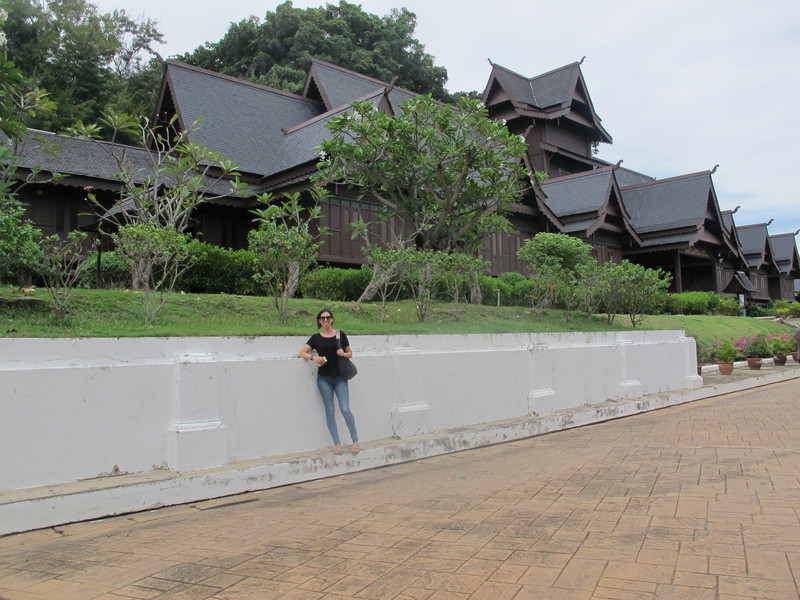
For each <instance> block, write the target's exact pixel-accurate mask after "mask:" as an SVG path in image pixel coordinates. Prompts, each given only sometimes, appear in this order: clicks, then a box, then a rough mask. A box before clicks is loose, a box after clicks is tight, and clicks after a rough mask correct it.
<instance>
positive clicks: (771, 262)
mask: <svg viewBox="0 0 800 600" xmlns="http://www.w3.org/2000/svg"><path fill="white" fill-rule="evenodd" d="M770 222H771V221H770ZM768 226H769V223H756V224H754V225H742V226H740V227H737V228H736V229H737V232H738V233H739V240H740V241H741V243H742V250H743V251H744V255H745V258H746V259H747V265H748V266H749V267H750V268H751V269H762V268H766V269H767V270H773V269H774V270H775V271H778V270H779V269H778V265H777V264H776V263H775V254H774V252H773V250H772V244H771V243H770V238H769V232H768V231H767V227H768Z"/></svg>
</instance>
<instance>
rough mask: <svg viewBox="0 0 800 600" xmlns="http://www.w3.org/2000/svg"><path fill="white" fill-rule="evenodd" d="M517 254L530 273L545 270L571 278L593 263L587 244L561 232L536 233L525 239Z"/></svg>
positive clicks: (590, 248) (590, 250)
mask: <svg viewBox="0 0 800 600" xmlns="http://www.w3.org/2000/svg"><path fill="white" fill-rule="evenodd" d="M517 256H518V257H519V259H520V260H521V261H522V262H523V263H524V264H525V266H526V267H528V270H530V271H531V273H534V272H539V271H545V270H546V271H551V272H554V273H560V274H562V275H564V276H568V277H570V278H573V279H574V278H575V277H577V276H578V274H579V271H580V269H581V268H582V267H586V266H589V265H592V264H594V263H595V260H594V259H593V258H592V247H591V246H590V245H589V244H587V243H586V242H584V241H583V240H580V239H578V238H576V237H573V236H571V235H564V234H562V233H537V234H536V235H535V236H533V237H532V238H531V239H529V240H525V243H524V244H523V245H522V247H520V249H519V250H518V251H517Z"/></svg>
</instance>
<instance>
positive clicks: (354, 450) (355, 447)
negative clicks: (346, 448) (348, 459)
mask: <svg viewBox="0 0 800 600" xmlns="http://www.w3.org/2000/svg"><path fill="white" fill-rule="evenodd" d="M350 452H351V453H352V454H358V453H359V452H361V448H359V446H358V442H353V445H352V446H350Z"/></svg>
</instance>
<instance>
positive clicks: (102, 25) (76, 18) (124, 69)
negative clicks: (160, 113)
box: [3, 0, 163, 131]
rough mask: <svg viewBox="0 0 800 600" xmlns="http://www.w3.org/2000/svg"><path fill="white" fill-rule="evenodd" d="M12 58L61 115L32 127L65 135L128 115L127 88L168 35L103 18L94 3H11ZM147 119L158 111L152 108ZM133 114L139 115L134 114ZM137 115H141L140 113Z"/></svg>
mask: <svg viewBox="0 0 800 600" xmlns="http://www.w3.org/2000/svg"><path fill="white" fill-rule="evenodd" d="M5 3H6V6H7V8H8V21H7V22H6V24H5V26H4V28H3V29H4V31H5V34H6V36H7V38H8V48H9V50H8V51H9V56H10V58H11V59H12V60H13V61H14V62H15V63H16V64H17V66H18V67H19V69H20V70H21V71H22V72H23V73H24V74H25V76H26V77H27V78H29V79H30V80H31V82H32V84H33V85H34V86H36V87H39V88H44V89H47V90H49V91H50V93H51V96H52V99H53V100H54V101H55V102H56V103H57V105H58V110H57V111H54V112H51V113H50V114H47V115H44V114H41V115H38V116H37V117H36V118H35V119H33V120H32V121H31V126H33V127H36V128H39V129H47V130H51V131H60V130H61V129H63V128H65V127H67V126H69V125H71V124H73V123H74V122H75V121H78V120H80V121H83V122H96V121H97V120H98V119H99V118H100V114H101V112H102V111H104V110H108V109H109V108H112V107H116V108H117V109H122V110H126V109H127V110H130V109H134V110H135V109H137V108H139V107H134V106H131V104H130V102H129V99H130V98H136V96H132V95H131V94H129V93H128V92H129V90H127V89H126V86H125V82H126V81H127V80H128V79H129V78H131V77H132V76H133V75H135V74H137V73H139V72H140V71H141V70H142V68H143V62H142V58H143V56H144V55H146V54H147V53H152V49H151V45H152V43H153V42H159V41H161V40H162V39H163V38H162V35H161V34H160V33H159V32H158V30H157V28H156V24H155V22H154V21H153V20H151V19H144V18H142V19H139V20H134V19H131V18H130V17H129V16H128V15H127V14H126V13H125V11H120V10H115V11H114V12H112V13H100V12H99V11H98V9H97V6H96V5H95V4H93V3H92V2H90V1H89V0H5ZM146 110H147V112H149V111H151V110H152V106H148V107H146ZM131 112H134V111H133V110H131ZM136 112H139V111H136Z"/></svg>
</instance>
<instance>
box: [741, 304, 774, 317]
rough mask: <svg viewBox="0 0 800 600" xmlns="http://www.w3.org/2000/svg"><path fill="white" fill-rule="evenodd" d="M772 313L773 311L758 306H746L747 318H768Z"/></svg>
mask: <svg viewBox="0 0 800 600" xmlns="http://www.w3.org/2000/svg"><path fill="white" fill-rule="evenodd" d="M772 312H773V311H771V310H770V309H768V308H767V307H765V306H761V305H760V304H748V305H747V316H749V317H769V316H771V315H772Z"/></svg>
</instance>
